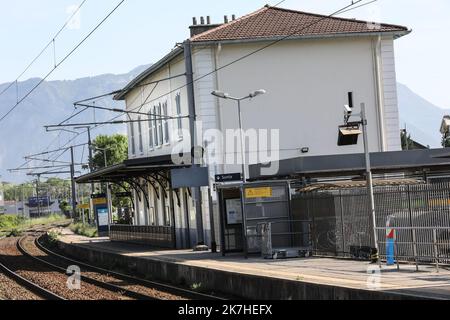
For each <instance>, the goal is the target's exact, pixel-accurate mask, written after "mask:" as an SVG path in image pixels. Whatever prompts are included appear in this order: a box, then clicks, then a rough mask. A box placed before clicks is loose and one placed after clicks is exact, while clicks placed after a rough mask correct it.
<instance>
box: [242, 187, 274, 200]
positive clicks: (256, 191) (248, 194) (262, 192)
mask: <svg viewBox="0 0 450 320" xmlns="http://www.w3.org/2000/svg"><path fill="white" fill-rule="evenodd" d="M272 196H273V189H272V188H270V187H263V188H248V189H245V198H246V199H262V198H272Z"/></svg>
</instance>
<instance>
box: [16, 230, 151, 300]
mask: <svg viewBox="0 0 450 320" xmlns="http://www.w3.org/2000/svg"><path fill="white" fill-rule="evenodd" d="M25 238H26V237H23V238H21V239H20V240H19V241H18V242H17V248H18V249H19V251H20V252H21V253H22V254H23V255H25V256H27V257H29V258H31V259H33V260H35V261H38V262H40V263H41V264H43V265H46V266H47V267H50V268H51V269H54V270H55V271H58V272H61V273H63V274H66V271H67V270H66V269H64V268H62V267H60V266H57V265H56V264H53V263H51V262H48V261H45V260H44V259H41V258H38V257H36V256H33V255H32V254H30V253H28V252H27V251H26V250H25V248H24V247H23V246H22V244H21V242H22V241H23V240H24V239H25ZM36 240H37V238H35V243H36ZM80 279H81V280H82V281H84V282H86V283H89V284H92V285H94V286H96V287H99V288H102V289H105V290H108V291H112V292H115V293H120V294H122V295H123V296H126V297H129V298H132V299H136V300H159V299H157V298H154V297H151V296H147V295H144V294H141V293H137V292H134V291H130V290H127V289H125V288H122V287H119V286H116V285H113V284H111V283H107V282H103V281H100V280H97V279H93V278H90V277H86V276H84V275H81V277H80Z"/></svg>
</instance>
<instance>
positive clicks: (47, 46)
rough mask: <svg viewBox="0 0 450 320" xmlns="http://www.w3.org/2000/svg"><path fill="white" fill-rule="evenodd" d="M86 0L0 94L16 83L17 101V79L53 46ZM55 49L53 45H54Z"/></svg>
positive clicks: (84, 1)
mask: <svg viewBox="0 0 450 320" xmlns="http://www.w3.org/2000/svg"><path fill="white" fill-rule="evenodd" d="M86 1H87V0H83V1H82V2H81V3H80V5H79V6H78V7H77V8H76V9H75V10H74V11H73V13H72V15H70V17H69V19H67V20H66V22H65V23H64V25H63V26H62V27H61V28H60V29H59V30H58V32H56V34H55V35H54V36H53V37H51V40H50V41H49V42H48V43H47V44H46V45H45V46H44V48H43V49H42V50H41V51H40V52H39V54H38V55H37V56H36V57H35V58H34V59H33V60H32V61H31V62H30V63H29V64H28V65H27V66H26V67H25V69H24V70H23V71H22V72H21V73H20V74H19V76H18V77H17V78H16V80H14V81H12V82H11V83H10V84H9V85H8V86H7V87H6V88H5V89H3V90H2V91H1V92H0V96H1V95H3V94H4V93H5V92H6V91H8V90H9V89H10V88H11V87H12V86H13V85H14V84H15V85H16V94H17V101H19V97H18V91H17V90H18V81H19V80H20V78H21V77H22V76H23V75H24V74H25V73H26V72H27V71H28V70H29V69H30V68H31V66H32V65H33V64H34V63H35V62H36V61H37V60H38V59H39V58H40V57H41V56H42V55H43V54H44V52H45V51H46V50H47V49H48V48H49V47H50V46H51V45H52V44H53V45H54V46H55V41H56V39H57V38H58V36H59V35H60V34H61V32H62V31H63V30H64V29H65V28H66V27H67V25H68V24H69V23H70V21H72V19H73V17H75V15H77V14H78V13H79V12H80V10H81V7H83V5H84V4H85V3H86ZM54 50H55V47H54ZM54 57H56V54H55V52H54Z"/></svg>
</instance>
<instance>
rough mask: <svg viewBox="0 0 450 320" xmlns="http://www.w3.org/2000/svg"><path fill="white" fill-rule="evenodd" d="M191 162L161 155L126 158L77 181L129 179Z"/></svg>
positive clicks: (177, 167) (164, 171) (118, 180)
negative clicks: (181, 162)
mask: <svg viewBox="0 0 450 320" xmlns="http://www.w3.org/2000/svg"><path fill="white" fill-rule="evenodd" d="M188 167H191V165H190V163H189V164H184V163H183V164H175V163H173V161H172V157H171V156H170V155H168V156H160V157H151V158H139V159H130V160H126V161H124V162H123V163H120V164H117V165H114V166H110V167H107V168H103V169H100V170H98V171H95V172H92V173H89V174H86V175H84V176H81V177H78V178H76V179H75V181H76V182H77V183H79V184H84V183H104V182H111V183H115V182H122V181H127V180H128V179H134V178H142V177H147V176H149V175H154V174H161V173H167V172H170V170H173V169H180V168H188Z"/></svg>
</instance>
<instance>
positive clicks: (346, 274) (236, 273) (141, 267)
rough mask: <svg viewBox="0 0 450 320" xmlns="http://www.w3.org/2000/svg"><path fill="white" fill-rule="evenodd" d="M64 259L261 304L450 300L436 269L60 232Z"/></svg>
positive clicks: (446, 276) (446, 278) (444, 274)
mask: <svg viewBox="0 0 450 320" xmlns="http://www.w3.org/2000/svg"><path fill="white" fill-rule="evenodd" d="M60 233H61V234H62V235H61V236H60V237H59V239H58V245H59V247H60V248H61V249H62V250H63V251H65V253H67V254H70V255H71V256H74V257H77V258H79V259H84V260H88V261H90V262H91V263H96V264H99V265H102V266H104V267H106V268H108V267H109V268H119V269H120V270H124V269H126V270H127V271H128V272H131V273H133V274H135V275H137V276H145V277H147V278H149V279H152V280H157V281H163V282H169V283H172V284H174V285H186V286H191V285H194V284H195V285H197V287H200V288H201V289H202V290H212V291H215V292H221V293H224V294H227V295H232V296H234V297H242V298H244V299H262V300H310V299H314V300H369V299H371V300H372V299H375V300H410V299H420V300H422V299H437V300H447V299H450V270H448V269H444V268H441V269H440V270H439V272H437V271H436V268H435V266H423V265H422V266H420V271H419V272H416V269H415V266H414V265H401V266H400V270H397V267H396V266H393V267H387V266H383V267H382V269H381V271H380V272H379V274H373V270H377V271H379V268H377V266H376V265H372V264H370V263H368V262H362V261H353V260H343V259H332V258H318V257H313V258H302V259H289V260H265V259H263V258H261V257H258V256H255V257H250V258H249V259H245V258H244V257H243V256H242V255H228V256H226V257H223V256H222V255H221V254H220V253H210V252H193V251H191V250H179V251H167V250H165V251H158V250H152V249H149V248H148V247H144V246H139V245H132V244H124V243H118V242H110V241H109V239H108V238H98V239H89V238H85V237H82V236H78V235H74V234H73V233H72V232H71V231H70V230H66V229H64V230H60Z"/></svg>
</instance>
